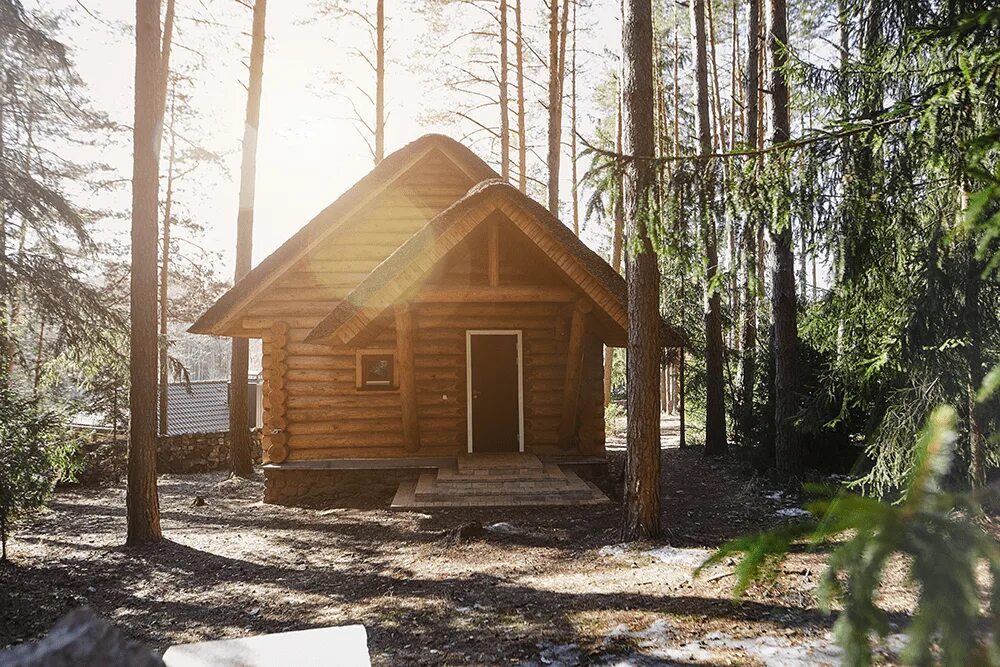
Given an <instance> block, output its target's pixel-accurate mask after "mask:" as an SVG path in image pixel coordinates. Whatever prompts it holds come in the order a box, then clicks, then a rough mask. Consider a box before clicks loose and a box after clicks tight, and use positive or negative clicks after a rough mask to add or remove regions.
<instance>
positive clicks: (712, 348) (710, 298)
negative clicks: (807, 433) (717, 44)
mask: <svg viewBox="0 0 1000 667" xmlns="http://www.w3.org/2000/svg"><path fill="white" fill-rule="evenodd" d="M691 11H692V12H693V21H692V25H693V26H694V40H695V43H694V52H695V59H694V62H695V87H696V95H697V107H698V113H697V115H696V118H697V126H698V150H699V154H701V155H708V154H710V153H711V152H712V128H711V126H710V124H709V88H708V49H707V44H706V34H705V32H706V31H705V0H692V3H691ZM699 166H700V169H701V184H700V187H699V189H698V210H699V214H700V217H701V235H702V243H703V244H704V247H705V292H706V294H705V303H706V307H705V383H706V386H705V393H706V401H705V455H706V456H719V455H721V454H723V453H725V451H726V406H725V396H724V394H723V381H724V380H723V375H722V372H723V369H722V363H723V359H722V355H723V349H722V348H723V341H722V298H721V296H720V294H719V290H718V289H717V287H716V286H715V276H716V273H717V272H718V269H719V249H718V226H717V224H716V207H715V167H714V165H713V164H712V163H711V162H710V161H709V160H708V159H707V158H704V159H702V160H700V161H699Z"/></svg>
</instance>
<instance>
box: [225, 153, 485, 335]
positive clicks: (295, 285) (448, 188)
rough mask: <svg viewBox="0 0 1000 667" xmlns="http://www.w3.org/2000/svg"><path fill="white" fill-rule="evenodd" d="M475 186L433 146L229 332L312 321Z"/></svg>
mask: <svg viewBox="0 0 1000 667" xmlns="http://www.w3.org/2000/svg"><path fill="white" fill-rule="evenodd" d="M473 185H474V180H473V177H472V176H470V175H469V174H467V173H466V172H465V171H464V170H463V169H462V168H461V167H460V166H459V165H457V164H456V163H455V162H453V161H452V160H451V159H450V158H449V157H448V156H447V155H445V154H444V153H442V152H441V151H440V150H432V151H431V152H430V153H428V154H427V155H425V156H424V157H423V158H421V159H420V160H419V161H418V162H416V163H415V164H414V165H413V166H412V167H410V168H409V169H408V170H407V171H406V172H405V173H404V174H402V175H401V176H400V177H399V178H397V179H396V180H395V181H393V182H392V183H391V184H389V185H388V186H387V187H386V188H385V189H384V190H383V191H382V192H380V193H379V194H378V195H376V196H375V197H373V198H372V200H371V201H370V202H368V203H367V204H366V205H365V206H363V207H362V208H361V209H360V210H359V211H358V212H357V213H355V214H354V215H352V216H351V217H350V218H349V219H347V220H345V221H344V222H343V223H342V224H341V225H339V226H338V227H337V228H336V229H335V230H333V231H332V232H331V233H330V234H329V236H328V237H327V238H325V239H324V240H322V241H321V242H320V243H318V244H316V245H315V246H314V247H313V248H311V249H309V250H308V251H307V252H306V253H305V254H304V256H302V257H301V258H299V259H298V260H296V261H295V262H294V263H293V264H291V265H290V266H289V267H287V268H286V269H285V270H283V271H282V272H280V273H279V274H278V275H277V276H275V277H274V278H273V279H272V280H271V281H270V284H268V285H267V286H266V287H264V288H263V289H261V290H260V291H259V292H258V293H257V294H256V295H255V296H254V297H253V298H252V299H250V300H249V301H248V302H247V303H246V304H245V305H244V306H243V307H242V308H241V309H240V310H239V311H238V312H237V313H236V314H235V315H234V316H232V317H230V318H229V324H228V326H227V327H226V329H225V330H224V331H220V332H219V333H225V334H229V335H240V336H247V337H260V336H262V335H263V332H264V331H266V330H267V329H269V328H270V327H271V326H272V325H273V323H274V322H276V321H285V322H288V323H289V325H291V326H292V327H293V328H311V327H312V326H315V324H316V323H317V322H319V320H320V319H322V318H323V317H324V316H325V315H327V314H328V313H329V312H330V310H331V309H333V308H334V307H335V306H336V305H337V303H338V302H339V301H340V300H341V299H343V298H344V297H345V296H346V295H347V294H348V293H350V292H351V290H352V289H354V288H355V287H356V286H357V285H358V284H359V283H360V282H361V281H362V280H364V278H365V277H367V276H368V274H370V273H371V271H372V270H373V269H374V268H375V267H376V266H378V265H379V263H381V262H382V261H383V260H384V259H385V258H386V257H388V256H389V255H390V254H392V253H393V251H395V250H396V249H397V248H398V247H399V246H401V245H402V244H404V243H405V242H406V241H407V240H408V239H409V238H410V237H412V236H413V235H414V234H415V233H416V232H418V231H419V230H420V229H421V228H422V227H423V226H424V225H426V224H427V222H428V221H429V220H431V219H433V218H434V217H435V216H436V215H437V214H438V213H440V212H441V211H442V210H444V209H446V208H447V207H448V206H450V205H451V204H452V203H454V202H455V201H456V200H458V199H460V198H461V197H462V196H463V195H464V194H465V193H466V192H467V191H468V190H469V188H470V187H472V186H473Z"/></svg>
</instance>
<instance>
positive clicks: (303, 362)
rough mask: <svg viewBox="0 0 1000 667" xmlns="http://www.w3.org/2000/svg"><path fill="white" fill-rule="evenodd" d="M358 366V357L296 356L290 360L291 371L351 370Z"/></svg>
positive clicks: (352, 354)
mask: <svg viewBox="0 0 1000 667" xmlns="http://www.w3.org/2000/svg"><path fill="white" fill-rule="evenodd" d="M356 364H357V358H356V355H355V354H354V353H353V352H352V353H351V354H350V355H347V354H338V355H334V354H330V355H295V356H291V357H289V358H288V362H287V366H288V369H289V370H351V371H353V370H354V368H355V365H356Z"/></svg>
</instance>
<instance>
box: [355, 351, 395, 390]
mask: <svg viewBox="0 0 1000 667" xmlns="http://www.w3.org/2000/svg"><path fill="white" fill-rule="evenodd" d="M365 357H389V358H390V359H391V360H392V362H391V363H392V378H391V379H390V380H389V383H388V384H369V383H368V382H366V380H365ZM355 371H356V372H355V388H356V389H357V390H358V391H399V357H398V355H397V354H396V350H395V349H394V348H365V349H359V350H358V351H357V354H356V357H355Z"/></svg>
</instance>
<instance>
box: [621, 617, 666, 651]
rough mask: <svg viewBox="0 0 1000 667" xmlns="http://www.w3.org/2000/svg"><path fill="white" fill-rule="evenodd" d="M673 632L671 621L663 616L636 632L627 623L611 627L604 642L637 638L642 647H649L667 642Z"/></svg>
mask: <svg viewBox="0 0 1000 667" xmlns="http://www.w3.org/2000/svg"><path fill="white" fill-rule="evenodd" d="M673 633H674V630H673V627H671V625H670V623H669V622H667V621H666V620H665V619H662V618H661V619H657V620H655V621H653V623H652V624H651V625H650V626H649V627H648V628H646V629H645V630H636V631H635V632H633V631H632V630H631V629H630V628H629V626H628V625H626V624H625V623H621V624H619V625H616V626H615V627H613V628H611V630H609V631H608V632H607V634H605V635H604V643H605V644H607V643H608V642H610V641H612V640H619V639H632V640H635V641H636V642H637V643H638V645H639V646H640V647H641V648H648V647H651V646H660V645H662V644H664V643H666V642H667V640H669V639H670V637H671V636H672V635H673Z"/></svg>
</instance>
